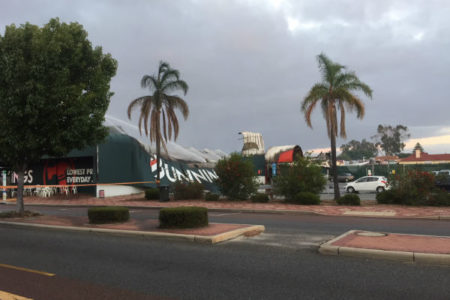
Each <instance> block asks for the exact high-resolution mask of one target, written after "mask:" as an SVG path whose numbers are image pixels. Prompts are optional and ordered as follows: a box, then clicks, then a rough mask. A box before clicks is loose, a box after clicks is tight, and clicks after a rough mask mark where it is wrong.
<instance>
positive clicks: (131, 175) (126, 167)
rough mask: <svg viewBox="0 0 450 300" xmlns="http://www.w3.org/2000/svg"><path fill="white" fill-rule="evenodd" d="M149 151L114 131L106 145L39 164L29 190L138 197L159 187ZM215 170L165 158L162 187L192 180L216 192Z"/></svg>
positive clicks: (11, 180)
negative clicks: (71, 188) (64, 188)
mask: <svg viewBox="0 0 450 300" xmlns="http://www.w3.org/2000/svg"><path fill="white" fill-rule="evenodd" d="M180 147H181V146H180ZM149 150H150V149H149V148H148V146H145V145H144V144H143V143H140V142H139V141H138V140H137V139H136V138H134V137H132V136H130V135H128V134H126V133H125V132H123V131H121V130H118V129H117V128H116V127H110V133H109V136H108V137H107V139H106V141H105V142H104V143H102V144H99V145H97V146H95V147H90V148H86V149H83V150H74V151H72V152H70V153H69V154H68V155H67V156H65V157H63V158H43V159H41V161H40V163H39V164H36V165H32V166H30V167H29V168H28V170H27V171H26V173H25V187H27V186H36V185H75V186H77V191H78V193H88V194H91V195H96V196H97V197H110V196H118V195H127V194H133V193H138V192H141V191H143V190H144V189H145V188H149V187H156V184H155V177H156V155H152V154H151V152H150V151H149ZM169 153H171V152H170V150H169ZM187 153H188V154H189V152H187ZM191 154H192V153H191ZM175 156H178V157H180V154H178V155H177V154H176V155H175ZM185 156H186V155H185ZM213 166H214V163H212V162H206V163H205V162H201V161H200V162H199V161H195V160H191V161H189V156H186V158H185V159H184V160H183V159H181V160H179V159H178V160H177V159H173V158H172V159H167V158H162V160H161V167H162V168H161V172H160V177H161V185H170V184H171V183H173V182H175V181H177V180H180V181H187V180H190V181H197V182H200V183H202V184H204V186H205V189H207V190H211V191H215V190H216V186H215V185H214V184H213V181H214V179H216V178H217V175H216V173H215V172H214V169H213ZM7 178H8V185H14V184H15V183H16V182H17V176H16V175H14V174H13V175H11V173H9V176H8V177H7Z"/></svg>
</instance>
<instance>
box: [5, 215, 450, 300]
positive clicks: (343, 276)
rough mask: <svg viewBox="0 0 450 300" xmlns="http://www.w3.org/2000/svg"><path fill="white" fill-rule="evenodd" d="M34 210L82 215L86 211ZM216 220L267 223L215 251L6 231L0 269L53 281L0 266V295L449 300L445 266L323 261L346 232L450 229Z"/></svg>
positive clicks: (442, 224)
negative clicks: (332, 241) (325, 248)
mask: <svg viewBox="0 0 450 300" xmlns="http://www.w3.org/2000/svg"><path fill="white" fill-rule="evenodd" d="M33 210H41V211H43V212H45V213H48V214H50V213H55V214H68V215H75V214H79V215H86V208H76V209H68V208H46V207H39V208H38V207H33ZM132 214H133V215H134V216H135V217H139V218H154V217H156V216H157V211H156V210H132ZM210 220H211V222H224V223H227V222H232V223H250V224H263V225H265V226H266V233H264V234H262V235H261V236H258V237H253V238H241V239H237V240H233V241H229V242H225V243H221V244H217V245H213V246H211V245H200V244H195V243H188V242H181V241H173V240H160V239H150V238H147V239H145V238H136V237H120V236H109V235H101V234H93V233H74V232H65V231H53V230H40V229H39V230H38V229H24V228H21V229H18V228H11V227H5V226H0V237H1V246H0V263H1V264H7V265H12V266H18V267H22V268H29V269H33V270H39V271H44V272H48V273H53V274H55V276H54V277H52V278H53V279H52V280H53V281H52V280H49V279H48V278H47V279H42V280H41V279H36V276H37V274H34V273H33V276H27V275H24V274H25V273H27V271H23V272H22V273H20V274H16V275H11V272H12V271H11V270H3V269H2V268H0V290H1V291H6V292H11V293H14V294H18V295H21V296H25V297H30V298H34V299H61V292H63V294H64V293H65V294H66V295H70V296H71V297H67V299H74V298H76V297H77V296H79V295H82V296H81V298H79V299H102V298H101V296H102V295H103V294H102V293H109V294H105V295H107V296H105V297H106V298H105V299H146V298H145V297H149V298H148V299H154V297H163V298H172V299H317V298H320V299H450V268H449V267H442V266H430V265H419V264H405V263H401V262H390V261H384V260H373V259H360V258H350V257H341V256H323V255H320V254H318V253H317V246H318V245H319V244H320V243H321V242H322V241H323V240H326V239H329V238H331V237H333V236H335V235H338V234H341V233H343V232H345V231H347V230H349V229H367V230H378V231H390V232H407V233H424V234H436V235H446V236H450V222H448V221H436V220H395V219H374V218H353V217H321V216H310V215H280V214H240V213H219V212H213V213H210ZM8 272H9V273H8ZM14 276H15V277H14ZM8 278H9V279H8ZM11 278H15V280H11ZM13 282H16V283H13ZM17 282H20V284H18V283H17ZM33 286H34V289H33ZM55 286H56V287H60V289H59V292H57V291H55ZM20 287H22V289H21V288H20ZM71 287H72V288H71ZM38 289H40V290H38Z"/></svg>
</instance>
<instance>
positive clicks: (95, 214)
mask: <svg viewBox="0 0 450 300" xmlns="http://www.w3.org/2000/svg"><path fill="white" fill-rule="evenodd" d="M88 217H89V223H91V224H103V223H115V222H125V221H128V219H129V218H130V212H129V210H128V208H127V207H123V206H102V207H91V208H89V209H88Z"/></svg>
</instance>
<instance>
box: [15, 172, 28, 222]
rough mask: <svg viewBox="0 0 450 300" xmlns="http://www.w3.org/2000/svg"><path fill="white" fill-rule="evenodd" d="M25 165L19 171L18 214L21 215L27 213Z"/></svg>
mask: <svg viewBox="0 0 450 300" xmlns="http://www.w3.org/2000/svg"><path fill="white" fill-rule="evenodd" d="M25 168H26V166H25V165H21V166H20V167H19V169H18V170H17V176H18V178H17V200H16V205H17V212H18V213H19V214H21V215H23V214H24V212H25V206H24V203H23V187H24V177H25Z"/></svg>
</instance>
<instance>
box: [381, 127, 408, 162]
mask: <svg viewBox="0 0 450 300" xmlns="http://www.w3.org/2000/svg"><path fill="white" fill-rule="evenodd" d="M409 137H410V134H409V133H408V127H406V126H404V125H397V126H395V127H392V126H391V125H381V124H380V125H378V128H377V134H376V135H374V136H373V137H372V138H373V139H375V140H376V144H375V145H376V146H380V147H381V149H383V151H384V153H385V155H398V154H399V153H400V152H402V150H403V149H404V148H405V143H403V141H404V140H405V139H408V138H409Z"/></svg>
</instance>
